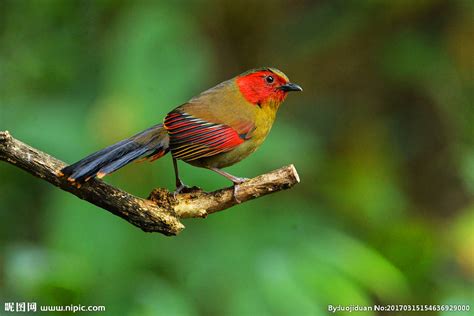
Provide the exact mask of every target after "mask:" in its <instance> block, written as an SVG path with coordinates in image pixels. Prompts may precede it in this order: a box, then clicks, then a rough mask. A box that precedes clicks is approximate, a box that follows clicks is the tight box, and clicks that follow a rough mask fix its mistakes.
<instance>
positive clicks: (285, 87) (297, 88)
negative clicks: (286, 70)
mask: <svg viewBox="0 0 474 316" xmlns="http://www.w3.org/2000/svg"><path fill="white" fill-rule="evenodd" d="M278 89H280V90H282V91H285V92H288V91H303V88H301V87H300V86H299V85H297V84H296V83H291V82H288V83H285V84H284V85H281V86H279V87H278Z"/></svg>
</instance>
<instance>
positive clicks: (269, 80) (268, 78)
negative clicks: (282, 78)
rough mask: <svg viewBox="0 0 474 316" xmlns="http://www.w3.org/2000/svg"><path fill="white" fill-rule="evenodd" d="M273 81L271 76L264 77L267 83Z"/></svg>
mask: <svg viewBox="0 0 474 316" xmlns="http://www.w3.org/2000/svg"><path fill="white" fill-rule="evenodd" d="M274 80H275V79H273V77H272V76H266V77H265V81H266V82H267V83H273V81H274Z"/></svg>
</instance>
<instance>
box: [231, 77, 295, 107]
mask: <svg viewBox="0 0 474 316" xmlns="http://www.w3.org/2000/svg"><path fill="white" fill-rule="evenodd" d="M236 81H237V86H238V87H239V89H240V92H241V93H242V95H243V96H244V98H245V99H246V100H247V101H249V102H250V103H252V104H255V105H259V106H261V105H262V104H266V103H267V102H276V103H278V104H279V103H281V102H283V101H284V100H285V98H286V95H287V94H288V92H289V91H303V89H302V88H301V87H300V86H299V85H297V84H294V83H291V82H290V80H289V79H288V77H287V76H286V75H285V74H284V73H283V72H281V71H279V70H277V69H275V68H261V69H254V70H250V71H247V72H245V73H243V74H241V75H239V76H238V77H237V78H236Z"/></svg>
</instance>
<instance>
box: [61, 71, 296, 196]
mask: <svg viewBox="0 0 474 316" xmlns="http://www.w3.org/2000/svg"><path fill="white" fill-rule="evenodd" d="M290 91H303V89H302V88H301V87H300V86H299V85H297V84H294V83H291V82H290V81H289V79H288V77H287V76H286V75H285V74H284V73H283V72H281V71H279V70H277V69H275V68H259V69H252V70H249V71H247V72H244V73H242V74H240V75H238V76H236V77H234V78H232V79H230V80H227V81H224V82H222V83H220V84H218V85H217V86H215V87H213V88H211V89H209V90H206V91H204V92H202V93H201V94H199V95H198V96H196V97H194V98H192V99H191V100H189V101H188V102H187V103H184V104H183V105H180V106H178V107H177V108H175V109H174V110H172V111H171V112H169V113H168V115H166V117H165V119H164V120H163V122H162V123H160V124H157V125H155V126H152V127H150V128H148V129H147V130H144V131H143V132H141V133H138V134H136V135H134V136H132V137H130V138H127V139H125V140H123V141H121V142H118V143H116V144H114V145H111V146H109V147H106V148H104V149H102V150H99V151H97V152H95V153H93V154H91V155H89V156H87V157H85V158H84V159H81V160H79V161H78V162H76V163H74V164H72V165H70V166H67V167H65V168H63V169H62V170H61V171H60V172H59V175H60V176H66V177H68V178H67V179H68V181H70V182H72V183H73V184H75V185H76V186H80V185H81V184H82V183H84V182H86V181H88V180H89V179H91V178H94V177H97V178H102V177H104V176H105V175H107V174H109V173H111V172H114V171H115V170H117V169H120V168H121V167H123V166H125V165H127V164H128V163H130V162H132V161H136V160H148V161H154V160H156V159H158V158H160V157H162V156H163V155H165V154H166V153H168V152H171V155H172V157H173V167H174V172H175V177H176V191H175V194H176V193H179V192H181V191H182V190H183V189H185V188H187V186H186V185H185V184H184V183H183V181H181V178H180V177H179V173H178V163H177V160H182V161H184V162H187V163H189V164H191V165H193V166H196V167H201V168H207V169H210V170H212V171H215V172H217V173H218V174H220V175H222V176H224V177H226V178H227V179H229V180H230V181H232V183H233V184H234V199H235V200H236V201H237V202H238V199H237V197H236V194H237V189H238V185H239V184H241V183H243V182H244V181H245V180H247V179H245V178H239V177H236V176H233V175H231V174H229V173H227V172H225V171H223V170H222V168H225V167H228V166H231V165H233V164H235V163H237V162H239V161H241V160H242V159H244V158H245V157H247V156H248V155H250V154H251V153H253V152H254V151H255V150H256V149H257V148H258V147H260V145H261V144H262V143H263V141H264V140H265V138H266V137H267V135H268V133H269V132H270V129H271V127H272V125H273V122H274V120H275V116H276V113H277V111H278V108H279V107H280V105H281V104H282V102H283V101H284V100H285V98H286V96H287V94H288V92H290Z"/></svg>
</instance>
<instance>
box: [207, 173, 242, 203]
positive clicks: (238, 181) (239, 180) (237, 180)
mask: <svg viewBox="0 0 474 316" xmlns="http://www.w3.org/2000/svg"><path fill="white" fill-rule="evenodd" d="M209 169H210V170H212V171H214V172H217V173H218V174H220V175H221V176H224V177H226V178H227V179H229V180H230V181H232V183H234V201H235V202H236V203H240V202H241V201H240V200H239V199H238V198H237V191H238V190H239V184H241V183H244V182H245V181H247V180H248V179H247V178H239V177H236V176H233V175H231V174H230V173H228V172H225V171H224V170H221V169H218V168H212V167H211V168H209Z"/></svg>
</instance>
